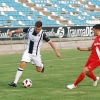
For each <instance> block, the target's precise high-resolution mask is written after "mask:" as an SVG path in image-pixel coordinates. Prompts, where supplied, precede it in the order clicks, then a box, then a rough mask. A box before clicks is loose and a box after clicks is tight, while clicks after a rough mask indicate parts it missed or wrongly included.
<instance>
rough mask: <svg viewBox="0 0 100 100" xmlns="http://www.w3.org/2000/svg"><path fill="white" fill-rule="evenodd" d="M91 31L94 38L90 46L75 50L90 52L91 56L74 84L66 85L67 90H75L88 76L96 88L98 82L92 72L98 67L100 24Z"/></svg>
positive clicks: (99, 63) (99, 62)
mask: <svg viewBox="0 0 100 100" xmlns="http://www.w3.org/2000/svg"><path fill="white" fill-rule="evenodd" d="M93 31H94V35H95V36H96V38H95V39H94V42H93V44H92V46H91V47H88V48H81V47H78V48H77V49H78V50H80V51H91V54H90V56H89V58H88V61H87V63H86V65H85V67H84V68H83V70H82V72H81V74H80V75H79V77H78V78H77V80H76V81H75V82H74V84H71V85H67V88H68V89H74V88H76V87H77V86H78V84H79V83H80V82H81V81H83V79H84V78H85V76H88V77H89V78H91V79H92V80H93V86H96V85H97V83H98V81H99V77H97V76H95V75H94V73H93V70H95V69H96V68H97V67H99V66H100V24H97V25H94V26H93Z"/></svg>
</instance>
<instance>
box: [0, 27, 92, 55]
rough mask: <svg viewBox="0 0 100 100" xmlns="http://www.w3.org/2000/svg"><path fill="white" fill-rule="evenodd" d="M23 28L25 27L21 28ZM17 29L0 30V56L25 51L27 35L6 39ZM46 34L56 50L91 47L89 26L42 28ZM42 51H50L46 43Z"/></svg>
mask: <svg viewBox="0 0 100 100" xmlns="http://www.w3.org/2000/svg"><path fill="white" fill-rule="evenodd" d="M22 28H25V27H22ZM15 29H18V28H15V27H10V28H0V45H1V49H0V54H2V53H17V52H22V51H23V50H24V49H25V46H26V43H27V34H26V33H21V34H13V36H12V37H8V36H7V33H8V32H9V31H11V30H15ZM43 32H44V33H46V34H47V35H48V36H49V37H50V38H51V40H52V41H54V44H55V45H56V47H57V48H58V49H68V48H76V47H77V46H89V45H91V43H92V41H93V39H94V35H93V31H92V27H91V26H68V27H67V26H65V27H43ZM41 49H43V50H47V49H51V47H50V46H49V45H48V44H47V43H45V42H44V43H43V44H42V48H41Z"/></svg>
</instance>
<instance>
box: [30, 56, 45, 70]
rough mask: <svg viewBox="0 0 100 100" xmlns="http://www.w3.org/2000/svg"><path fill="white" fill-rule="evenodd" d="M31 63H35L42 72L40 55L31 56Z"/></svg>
mask: <svg viewBox="0 0 100 100" xmlns="http://www.w3.org/2000/svg"><path fill="white" fill-rule="evenodd" d="M32 63H34V64H35V65H36V70H37V71H38V72H44V63H43V62H42V61H41V55H37V56H32Z"/></svg>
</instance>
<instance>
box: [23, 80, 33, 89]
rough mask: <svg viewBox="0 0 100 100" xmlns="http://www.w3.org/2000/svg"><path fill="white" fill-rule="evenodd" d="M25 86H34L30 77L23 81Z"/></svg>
mask: <svg viewBox="0 0 100 100" xmlns="http://www.w3.org/2000/svg"><path fill="white" fill-rule="evenodd" d="M23 86H24V87H25V88H28V87H31V86H32V81H31V80H30V79H25V80H24V81H23Z"/></svg>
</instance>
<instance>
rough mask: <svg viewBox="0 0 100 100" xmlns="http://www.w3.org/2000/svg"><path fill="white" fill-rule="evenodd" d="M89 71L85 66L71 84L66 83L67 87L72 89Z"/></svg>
mask: <svg viewBox="0 0 100 100" xmlns="http://www.w3.org/2000/svg"><path fill="white" fill-rule="evenodd" d="M87 73H89V69H88V68H87V67H85V68H84V69H83V71H82V73H81V74H80V75H79V77H78V78H77V80H76V81H75V83H74V84H71V85H67V88H69V89H73V88H76V87H77V85H78V84H79V83H80V82H81V81H83V79H84V78H85V75H86V74H87Z"/></svg>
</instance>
